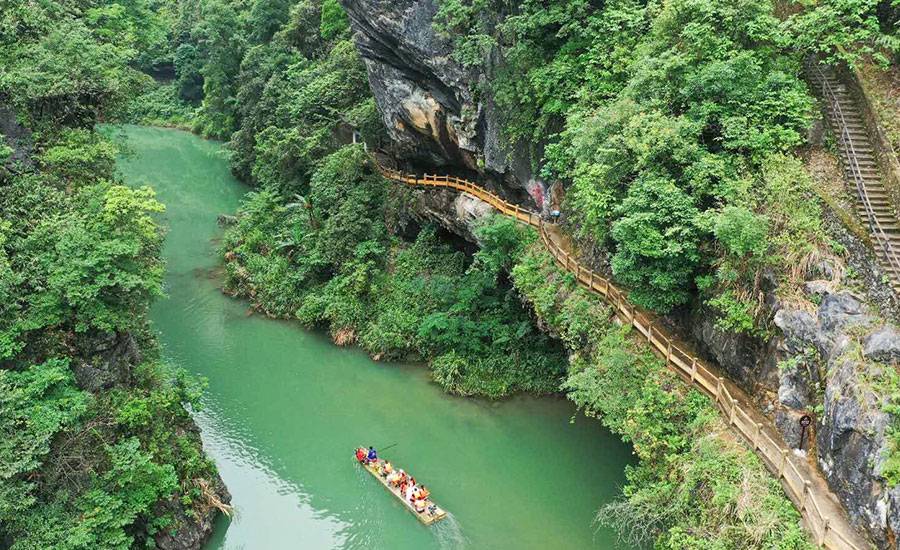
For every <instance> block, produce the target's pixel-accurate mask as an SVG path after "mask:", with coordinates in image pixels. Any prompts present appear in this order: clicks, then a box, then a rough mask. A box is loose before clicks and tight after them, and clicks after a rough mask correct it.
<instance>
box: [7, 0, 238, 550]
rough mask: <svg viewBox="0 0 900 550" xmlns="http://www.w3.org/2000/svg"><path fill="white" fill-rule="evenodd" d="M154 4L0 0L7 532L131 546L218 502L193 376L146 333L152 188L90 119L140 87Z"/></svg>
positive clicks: (158, 231)
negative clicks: (135, 183) (119, 159)
mask: <svg viewBox="0 0 900 550" xmlns="http://www.w3.org/2000/svg"><path fill="white" fill-rule="evenodd" d="M151 13H152V10H151V7H150V6H147V5H145V4H143V3H140V2H139V3H135V4H131V5H128V6H123V5H120V4H116V3H112V2H109V3H104V2H99V3H94V2H65V1H63V2H43V3H40V4H33V3H28V2H12V3H5V4H4V7H3V10H2V15H0V44H2V47H0V130H2V132H3V137H4V138H5V139H4V141H3V144H2V147H0V160H2V167H0V213H2V222H0V243H2V247H0V297H2V299H0V310H2V311H0V426H2V438H3V444H2V448H0V464H2V467H0V472H2V473H0V546H2V547H4V548H13V549H26V548H130V547H140V546H148V545H149V546H152V545H153V542H154V540H158V541H164V540H166V539H167V538H170V537H171V536H172V535H175V534H177V533H179V532H181V531H183V530H190V529H192V525H193V524H195V523H197V522H199V521H201V520H202V518H204V517H206V516H208V515H209V513H210V510H211V509H212V508H214V507H223V506H224V505H223V503H222V502H221V500H220V497H221V498H224V493H223V491H222V489H221V487H220V486H219V485H220V482H219V480H218V475H217V474H216V469H215V466H214V465H213V464H212V463H211V462H210V461H209V460H207V459H206V457H205V456H204V454H203V452H202V449H201V445H200V438H199V435H198V433H197V432H196V429H195V427H194V425H193V421H192V420H191V418H190V416H189V415H188V412H187V410H186V409H185V405H187V404H190V403H194V402H195V400H196V398H197V396H198V395H199V390H200V387H199V386H198V384H197V382H196V381H192V380H190V379H189V378H188V377H186V376H184V374H183V373H181V372H179V371H174V370H172V369H170V368H169V367H168V366H167V365H165V364H164V363H163V362H161V360H160V357H159V350H158V348H157V344H156V339H155V336H154V335H153V333H152V332H151V331H150V330H148V326H147V321H146V313H147V308H148V306H149V304H150V302H151V301H152V300H153V299H154V298H155V297H156V296H159V295H160V294H161V292H162V277H163V273H164V269H165V266H164V265H163V264H162V262H161V261H160V258H159V254H160V246H161V244H162V241H163V231H162V228H161V227H160V226H159V225H158V224H157V222H156V214H157V213H159V212H161V211H162V210H163V205H162V204H160V203H159V202H158V201H157V200H156V199H155V197H154V192H153V190H152V189H150V188H140V189H132V188H129V187H126V186H125V185H123V184H122V183H121V182H120V181H118V180H117V178H116V177H115V175H114V160H115V154H116V149H115V147H114V146H113V144H112V143H111V142H110V141H108V140H107V139H106V138H105V137H103V136H102V135H100V134H99V133H98V132H97V131H96V129H95V124H96V123H97V121H98V120H99V119H100V118H101V117H104V116H109V115H110V113H112V112H115V110H116V109H118V108H120V107H122V106H124V105H125V104H126V103H127V101H128V100H129V99H130V98H132V97H133V95H134V94H135V93H137V91H138V89H139V88H138V85H139V82H140V81H141V78H143V77H142V76H141V73H140V72H139V71H138V70H137V69H136V67H139V66H141V65H142V63H143V61H142V55H146V54H142V53H141V52H142V51H145V50H146V49H147V48H150V47H151V46H152V44H153V43H154V40H156V37H155V36H154V28H153V27H148V26H146V25H144V23H143V22H144V21H145V20H148V19H150V14H151Z"/></svg>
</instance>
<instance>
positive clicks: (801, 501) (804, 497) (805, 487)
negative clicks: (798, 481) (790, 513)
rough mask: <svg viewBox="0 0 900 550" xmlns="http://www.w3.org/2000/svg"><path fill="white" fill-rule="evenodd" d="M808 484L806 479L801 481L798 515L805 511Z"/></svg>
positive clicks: (807, 498)
mask: <svg viewBox="0 0 900 550" xmlns="http://www.w3.org/2000/svg"><path fill="white" fill-rule="evenodd" d="M810 485H811V484H810V482H809V480H808V479H804V480H803V498H801V499H800V513H801V514H803V512H805V511H806V501H807V500H809V486H810Z"/></svg>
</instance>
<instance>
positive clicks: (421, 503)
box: [416, 499, 425, 514]
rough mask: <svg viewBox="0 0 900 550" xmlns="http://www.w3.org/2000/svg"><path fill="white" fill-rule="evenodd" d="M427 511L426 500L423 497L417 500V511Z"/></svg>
mask: <svg viewBox="0 0 900 550" xmlns="http://www.w3.org/2000/svg"><path fill="white" fill-rule="evenodd" d="M424 511H425V501H424V500H423V499H419V500H417V501H416V512H418V513H420V514H421V513H423V512H424Z"/></svg>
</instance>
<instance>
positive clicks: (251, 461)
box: [119, 126, 631, 549]
mask: <svg viewBox="0 0 900 550" xmlns="http://www.w3.org/2000/svg"><path fill="white" fill-rule="evenodd" d="M120 133H122V134H123V135H124V136H125V137H126V138H127V142H126V143H127V144H128V146H129V147H130V149H131V151H132V152H131V154H130V155H127V156H125V157H123V158H121V159H120V161H119V168H120V172H121V173H122V175H123V176H124V178H125V179H126V181H128V182H129V184H131V185H140V184H150V185H152V186H153V187H154V188H155V189H156V191H157V194H158V198H159V199H160V200H161V201H162V202H163V203H165V205H166V207H167V210H166V213H165V214H164V217H163V218H164V223H165V225H166V226H167V227H168V230H169V233H168V235H167V237H166V244H165V249H164V256H165V259H166V261H167V263H168V274H167V277H166V293H167V297H166V298H165V299H161V300H159V301H158V302H157V303H156V305H155V306H154V308H153V310H152V320H153V323H154V325H155V328H156V329H157V331H158V332H159V335H160V339H161V341H162V344H163V347H164V353H165V355H166V357H167V358H168V359H169V360H170V361H172V362H174V363H176V364H178V365H180V366H182V367H183V368H185V369H187V370H188V371H190V372H192V373H194V374H197V375H200V376H203V377H205V378H207V379H208V381H209V387H208V390H207V392H206V394H205V396H204V398H203V408H202V410H201V411H199V412H197V413H196V414H195V417H196V419H197V422H198V424H199V425H200V427H201V429H202V433H203V441H204V444H205V446H206V449H207V451H208V452H209V454H210V455H211V456H212V457H213V458H214V459H215V461H216V463H217V464H218V467H219V470H220V472H221V475H222V478H223V479H224V480H225V483H226V484H227V485H228V488H229V490H230V491H231V494H232V496H233V502H232V503H233V504H234V506H235V509H236V516H235V517H234V518H233V519H231V520H228V519H222V520H221V521H220V522H219V523H218V525H217V528H216V532H215V534H214V536H213V538H212V540H211V541H210V542H209V544H208V545H207V548H208V549H219V548H227V549H237V548H246V549H257V548H259V549H268V548H272V549H280V548H303V549H306V548H377V549H381V548H384V549H404V548H477V549H492V548H498V549H499V548H516V549H524V548H554V549H565V548H613V547H619V546H618V545H617V544H616V542H615V537H614V534H613V533H612V532H610V531H608V530H606V529H597V528H596V526H595V525H593V517H594V514H595V512H596V510H597V508H598V507H599V506H601V505H602V504H604V503H606V502H609V501H611V500H612V499H614V498H616V495H617V493H618V492H619V490H620V487H621V485H622V484H623V482H624V473H623V471H624V467H625V465H626V464H627V463H628V462H629V461H630V460H631V454H630V450H629V448H628V447H626V446H625V445H623V444H622V443H621V442H620V441H619V440H618V439H617V438H616V437H615V436H613V435H611V434H610V433H609V432H607V431H606V430H604V429H603V428H602V427H601V426H600V424H599V422H597V421H596V420H592V419H586V418H584V417H583V416H580V415H575V410H574V408H573V406H572V405H571V404H570V403H569V402H568V401H566V400H565V399H563V398H559V397H555V398H554V397H547V398H531V397H517V398H513V399H509V400H505V401H501V402H488V401H484V400H477V399H463V398H456V397H452V396H448V395H446V394H445V393H443V392H442V391H441V389H440V388H439V387H438V386H436V385H435V384H433V383H431V382H430V381H429V378H428V373H427V370H426V369H425V368H423V367H421V366H417V365H401V364H391V363H380V362H375V361H372V360H371V359H369V358H368V357H367V356H366V355H365V354H364V353H363V352H361V351H360V350H357V349H352V348H339V347H336V346H334V345H332V344H331V343H330V342H329V340H328V339H327V338H326V337H324V336H323V335H321V334H317V333H314V332H309V331H305V330H302V329H301V328H300V327H299V326H298V325H297V324H295V323H291V322H283V321H273V320H270V319H266V318H263V317H260V316H257V315H252V316H251V315H248V304H247V303H246V302H244V301H240V300H235V299H231V298H228V297H227V296H225V295H223V294H222V293H221V292H220V290H219V284H220V283H219V281H218V279H217V277H216V275H215V273H216V272H215V269H216V266H217V264H218V262H217V256H216V252H215V249H216V238H217V237H218V236H219V235H220V232H221V230H220V229H219V228H218V227H217V225H216V216H217V215H218V214H220V213H233V212H234V210H235V209H236V207H237V205H238V201H239V199H240V197H241V195H242V194H243V193H245V192H246V191H247V188H246V187H244V186H242V185H241V184H239V183H238V182H237V181H235V180H234V178H233V177H231V175H230V174H229V171H228V166H227V161H226V160H225V158H224V156H223V149H222V147H221V145H220V144H217V143H214V142H210V141H204V140H201V139H199V138H197V137H195V136H193V135H190V134H188V133H184V132H179V131H175V130H165V129H158V128H142V127H134V126H126V127H123V128H121V129H120ZM573 418H574V421H573V420H572V419H573ZM393 443H399V444H398V445H397V446H396V447H394V448H392V449H390V450H389V451H388V452H387V453H385V454H386V455H388V458H390V459H392V460H393V461H394V462H395V464H397V465H399V466H400V467H404V468H406V469H407V470H408V471H410V472H411V473H412V474H413V475H415V476H416V477H417V478H418V479H419V480H420V481H421V482H423V483H425V484H426V485H428V486H429V488H430V489H431V491H432V494H433V497H434V499H435V501H437V502H438V503H439V504H440V505H441V506H442V507H444V508H445V509H447V510H448V511H449V512H450V513H451V514H452V517H450V518H449V519H448V520H445V521H443V522H441V523H439V524H436V525H434V526H432V527H425V526H423V525H421V524H420V523H419V522H418V521H417V520H416V519H415V518H414V517H413V516H412V514H411V513H409V512H408V511H407V510H406V509H404V508H403V507H402V505H401V504H400V503H399V502H398V501H397V500H396V499H395V498H394V497H393V496H391V495H389V494H388V492H387V491H386V490H385V489H384V488H383V487H382V486H381V485H380V484H379V483H378V482H377V481H376V480H375V479H373V478H372V477H371V476H370V475H369V474H367V473H365V472H364V471H363V470H362V468H360V467H359V466H358V465H357V464H356V463H355V462H354V460H353V459H352V457H351V454H352V450H353V448H354V446H355V445H358V444H367V445H368V444H372V445H376V446H386V445H389V444H393Z"/></svg>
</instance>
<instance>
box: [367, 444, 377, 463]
mask: <svg viewBox="0 0 900 550" xmlns="http://www.w3.org/2000/svg"><path fill="white" fill-rule="evenodd" d="M366 458H368V460H369V462H375V461H376V460H378V453H377V452H375V447H372V446H371V445H369V454H368V455H367V457H366Z"/></svg>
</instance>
